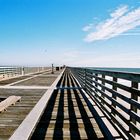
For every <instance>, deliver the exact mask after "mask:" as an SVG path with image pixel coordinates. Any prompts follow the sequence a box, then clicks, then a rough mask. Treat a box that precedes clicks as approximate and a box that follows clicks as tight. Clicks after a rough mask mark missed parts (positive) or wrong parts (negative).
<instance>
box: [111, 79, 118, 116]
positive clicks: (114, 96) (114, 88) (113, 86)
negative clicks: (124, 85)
mask: <svg viewBox="0 0 140 140" xmlns="http://www.w3.org/2000/svg"><path fill="white" fill-rule="evenodd" d="M117 81H118V79H117V78H116V77H113V82H116V83H117ZM112 89H113V90H115V91H117V86H116V84H113V85H112ZM112 98H113V99H114V100H116V95H114V94H113V93H112ZM112 106H113V107H114V108H116V105H115V104H114V103H113V102H112ZM111 112H112V114H113V115H114V116H115V113H114V111H113V110H111Z"/></svg>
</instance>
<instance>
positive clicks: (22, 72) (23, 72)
mask: <svg viewBox="0 0 140 140" xmlns="http://www.w3.org/2000/svg"><path fill="white" fill-rule="evenodd" d="M21 74H22V75H24V74H25V70H24V67H22V71H21Z"/></svg>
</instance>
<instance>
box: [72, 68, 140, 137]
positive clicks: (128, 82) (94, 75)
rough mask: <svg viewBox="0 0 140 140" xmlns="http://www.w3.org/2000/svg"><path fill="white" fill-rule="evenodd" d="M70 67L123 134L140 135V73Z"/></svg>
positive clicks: (125, 135)
mask: <svg viewBox="0 0 140 140" xmlns="http://www.w3.org/2000/svg"><path fill="white" fill-rule="evenodd" d="M70 69H71V71H72V73H73V75H74V76H75V77H76V78H77V80H78V81H79V83H80V84H81V86H82V87H83V88H84V89H85V91H86V93H87V94H88V95H89V96H90V97H91V99H92V100H94V102H95V103H96V104H97V105H98V107H99V108H100V109H101V111H102V112H103V113H104V114H105V116H106V118H107V119H108V120H109V121H110V123H111V124H112V125H113V127H114V128H115V129H116V130H117V132H118V133H119V135H120V137H121V138H123V139H132V140H134V139H136V138H140V89H139V83H140V74H137V73H126V72H115V71H106V70H95V69H85V68H70Z"/></svg>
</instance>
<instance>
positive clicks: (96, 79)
mask: <svg viewBox="0 0 140 140" xmlns="http://www.w3.org/2000/svg"><path fill="white" fill-rule="evenodd" d="M95 76H96V77H95V81H96V82H98V78H97V77H98V74H97V73H96V74H95ZM95 87H98V85H97V84H95ZM95 91H96V92H98V90H97V89H95Z"/></svg>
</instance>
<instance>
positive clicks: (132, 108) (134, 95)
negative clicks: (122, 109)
mask: <svg viewBox="0 0 140 140" xmlns="http://www.w3.org/2000/svg"><path fill="white" fill-rule="evenodd" d="M131 87H132V88H136V89H138V83H137V82H133V81H132V82H131ZM131 99H133V100H135V101H137V100H138V95H137V94H135V93H131ZM130 110H131V111H133V112H135V113H137V107H135V106H134V105H132V104H131V106H130ZM131 122H132V123H134V124H136V120H135V119H134V118H132V117H131V116H130V123H131ZM130 132H131V133H132V135H133V136H134V137H135V135H136V133H135V131H134V130H132V129H130Z"/></svg>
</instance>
